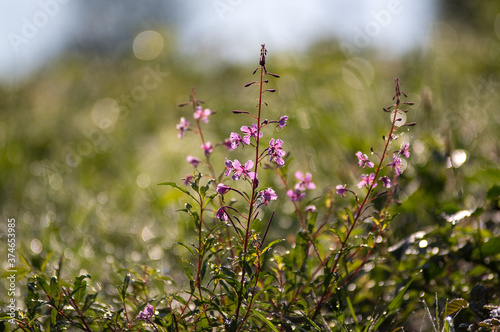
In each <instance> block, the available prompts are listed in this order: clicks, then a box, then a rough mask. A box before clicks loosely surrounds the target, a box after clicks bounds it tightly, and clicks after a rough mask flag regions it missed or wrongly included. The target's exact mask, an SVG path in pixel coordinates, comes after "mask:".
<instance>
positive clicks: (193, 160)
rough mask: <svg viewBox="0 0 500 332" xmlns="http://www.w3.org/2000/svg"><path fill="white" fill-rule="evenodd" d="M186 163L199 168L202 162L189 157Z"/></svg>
mask: <svg viewBox="0 0 500 332" xmlns="http://www.w3.org/2000/svg"><path fill="white" fill-rule="evenodd" d="M186 161H187V162H188V163H190V164H191V165H193V167H197V166H198V165H199V164H200V161H201V160H200V159H198V158H196V157H193V156H187V157H186Z"/></svg>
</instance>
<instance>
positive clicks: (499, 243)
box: [479, 237, 500, 256]
mask: <svg viewBox="0 0 500 332" xmlns="http://www.w3.org/2000/svg"><path fill="white" fill-rule="evenodd" d="M479 249H480V252H481V254H482V255H483V256H493V255H498V254H500V237H494V238H492V239H489V240H488V242H485V243H483V245H482V246H481V247H480V248H479Z"/></svg>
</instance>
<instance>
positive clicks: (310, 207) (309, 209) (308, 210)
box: [304, 205, 316, 213]
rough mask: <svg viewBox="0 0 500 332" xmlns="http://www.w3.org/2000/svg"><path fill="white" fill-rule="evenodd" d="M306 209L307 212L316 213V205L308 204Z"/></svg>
mask: <svg viewBox="0 0 500 332" xmlns="http://www.w3.org/2000/svg"><path fill="white" fill-rule="evenodd" d="M304 211H305V212H306V213H307V212H310V213H314V212H316V206H315V205H308V206H306V208H305V209H304Z"/></svg>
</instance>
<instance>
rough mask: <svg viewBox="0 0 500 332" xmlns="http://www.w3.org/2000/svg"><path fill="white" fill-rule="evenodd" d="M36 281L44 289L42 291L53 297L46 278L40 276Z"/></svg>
mask: <svg viewBox="0 0 500 332" xmlns="http://www.w3.org/2000/svg"><path fill="white" fill-rule="evenodd" d="M36 281H37V282H38V285H39V286H40V287H41V288H42V290H43V291H44V292H45V294H47V295H49V296H51V294H50V287H49V284H48V283H47V280H45V277H42V276H38V277H37V278H36Z"/></svg>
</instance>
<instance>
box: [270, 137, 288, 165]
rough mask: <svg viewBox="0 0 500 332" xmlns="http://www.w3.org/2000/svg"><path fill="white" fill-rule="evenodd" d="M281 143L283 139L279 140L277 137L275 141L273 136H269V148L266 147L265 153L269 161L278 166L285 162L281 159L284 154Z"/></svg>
mask: <svg viewBox="0 0 500 332" xmlns="http://www.w3.org/2000/svg"><path fill="white" fill-rule="evenodd" d="M282 145H283V141H282V140H280V139H279V138H278V139H277V140H276V141H275V140H274V138H271V140H270V141H269V148H267V155H268V156H270V157H269V161H273V160H274V162H275V163H276V164H278V165H279V166H283V165H284V164H285V160H283V157H284V156H285V154H286V152H285V151H284V150H283V149H282V148H281V146H282Z"/></svg>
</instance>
